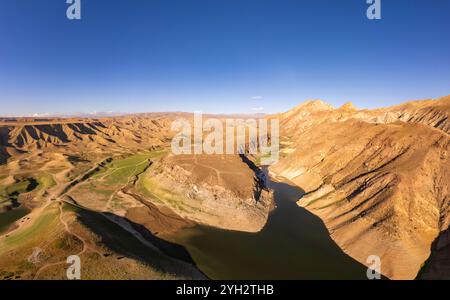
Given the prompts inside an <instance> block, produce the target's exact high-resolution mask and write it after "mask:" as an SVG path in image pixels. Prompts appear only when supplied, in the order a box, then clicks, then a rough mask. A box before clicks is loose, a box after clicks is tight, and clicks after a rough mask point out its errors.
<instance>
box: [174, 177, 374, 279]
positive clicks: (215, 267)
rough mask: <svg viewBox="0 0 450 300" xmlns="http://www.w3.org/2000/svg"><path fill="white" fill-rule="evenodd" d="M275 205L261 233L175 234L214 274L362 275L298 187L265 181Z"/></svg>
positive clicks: (203, 230)
mask: <svg viewBox="0 0 450 300" xmlns="http://www.w3.org/2000/svg"><path fill="white" fill-rule="evenodd" d="M269 187H270V188H271V189H273V190H274V192H275V202H276V205H277V208H276V209H275V210H274V211H273V212H272V213H271V214H270V216H269V220H268V222H267V224H266V226H265V227H264V228H263V230H262V231H261V232H259V233H244V232H236V231H228V230H221V229H216V228H212V227H207V226H196V227H194V228H186V229H182V230H181V231H180V232H178V233H177V235H176V236H175V237H173V239H174V241H175V242H177V243H179V244H181V245H183V246H184V247H185V248H186V249H187V251H188V252H189V253H190V254H191V256H192V258H193V260H194V261H195V262H196V264H197V266H198V267H199V268H200V269H201V270H202V271H203V272H204V273H205V274H206V275H207V276H208V277H209V278H212V279H366V278H367V277H366V268H365V267H364V266H363V265H362V264H360V263H358V262H357V261H355V260H354V259H352V258H351V257H349V256H348V255H346V254H345V253H344V252H343V251H342V250H341V249H340V248H339V247H338V246H337V245H336V244H335V242H334V241H333V240H332V239H331V238H330V236H329V233H328V231H327V229H326V227H325V225H324V224H323V222H322V221H321V220H320V219H319V218H318V217H316V216H314V215H313V214H311V213H310V212H308V211H307V210H306V209H304V208H302V207H299V206H298V205H297V204H296V201H297V200H298V199H299V198H300V197H301V196H302V191H301V190H300V189H299V188H297V187H295V186H292V185H289V184H287V183H284V182H275V181H271V182H269Z"/></svg>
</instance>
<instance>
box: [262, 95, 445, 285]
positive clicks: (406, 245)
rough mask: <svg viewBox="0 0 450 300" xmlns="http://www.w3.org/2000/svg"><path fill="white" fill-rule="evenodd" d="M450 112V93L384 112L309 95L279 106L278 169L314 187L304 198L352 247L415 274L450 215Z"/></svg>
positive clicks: (396, 274)
mask: <svg viewBox="0 0 450 300" xmlns="http://www.w3.org/2000/svg"><path fill="white" fill-rule="evenodd" d="M299 108H300V109H299ZM449 115H450V97H445V98H442V99H438V100H427V101H417V102H410V103H406V104H404V105H399V106H395V107H390V108H385V109H379V110H374V111H368V110H364V111H357V110H355V109H354V108H353V107H351V106H349V105H346V106H344V107H342V108H340V109H336V110H334V109H330V108H329V106H327V105H324V104H323V102H318V101H314V102H308V103H306V104H303V105H301V106H299V107H298V108H295V109H294V111H293V112H292V111H290V112H287V113H285V114H281V115H278V117H280V118H281V122H280V128H281V130H282V133H281V135H282V141H283V142H282V146H283V147H282V148H283V149H282V157H283V158H282V159H281V160H280V161H279V162H278V163H277V164H275V165H274V166H272V167H271V168H270V170H271V172H273V173H275V174H277V175H281V176H284V177H286V178H289V179H290V180H291V181H292V182H294V183H295V184H297V185H298V186H299V187H301V188H302V189H304V190H305V191H306V193H307V194H306V195H305V196H304V197H303V198H302V199H300V200H299V202H298V204H299V205H301V206H304V207H306V208H307V209H308V210H310V211H311V212H313V213H315V214H316V215H318V216H320V217H321V218H322V219H323V220H324V222H325V223H326V226H327V228H328V229H329V231H330V233H331V235H332V237H333V239H334V240H335V241H336V242H337V243H338V245H339V246H340V247H341V248H342V249H343V250H344V251H345V252H347V253H348V254H349V255H350V256H352V257H354V258H356V259H357V260H358V261H360V262H361V263H363V264H365V263H366V259H367V257H368V256H369V255H378V256H380V258H381V260H382V263H383V265H382V273H383V274H384V275H386V276H388V277H389V278H393V279H406V278H409V279H411V278H415V277H416V275H417V274H418V272H419V270H420V269H421V267H422V264H423V263H424V262H425V261H426V260H427V258H428V257H429V255H430V249H431V244H432V243H433V241H435V240H437V239H438V238H439V235H440V234H443V232H444V231H445V230H447V228H448V226H449V223H450V179H449V178H450V168H449V166H450V157H449V150H450V138H449V135H448V129H449V121H448V117H449ZM441 256H442V255H441ZM441 261H442V259H441ZM430 264H433V259H431V260H430ZM426 267H430V266H426ZM430 272H431V271H430Z"/></svg>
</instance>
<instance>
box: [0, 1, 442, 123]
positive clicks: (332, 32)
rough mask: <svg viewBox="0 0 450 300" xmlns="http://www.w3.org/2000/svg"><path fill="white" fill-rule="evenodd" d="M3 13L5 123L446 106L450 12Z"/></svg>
mask: <svg viewBox="0 0 450 300" xmlns="http://www.w3.org/2000/svg"><path fill="white" fill-rule="evenodd" d="M81 1H82V20H80V21H69V20H68V19H67V18H66V8H67V4H66V3H65V2H66V1H65V0H39V1H36V0H0V115H5V114H16V115H25V114H32V113H46V112H50V113H54V112H91V111H116V112H144V111H194V110H201V111H204V112H213V113H231V112H244V113H251V112H255V111H259V110H260V109H262V108H264V110H263V112H266V113H271V112H278V111H285V110H288V109H289V108H291V107H293V106H295V105H297V104H298V103H300V102H302V101H304V100H306V99H312V98H320V99H323V100H325V101H327V102H329V103H331V104H333V105H336V106H338V105H341V104H343V103H344V102H347V101H352V102H354V103H355V105H357V106H359V107H364V108H365V107H368V108H371V107H379V106H387V105H391V104H396V103H400V102H402V101H405V100H411V99H421V98H433V97H439V96H443V95H447V94H450V0H433V1H429V0H383V1H382V17H383V19H382V20H380V21H370V20H368V19H367V18H366V9H367V7H368V6H367V4H366V1H365V0H341V1H338V0H304V1H302V0H81Z"/></svg>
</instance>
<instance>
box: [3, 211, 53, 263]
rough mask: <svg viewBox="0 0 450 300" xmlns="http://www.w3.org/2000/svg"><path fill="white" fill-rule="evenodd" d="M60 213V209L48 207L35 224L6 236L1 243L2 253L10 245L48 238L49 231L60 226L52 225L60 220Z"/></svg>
mask: <svg viewBox="0 0 450 300" xmlns="http://www.w3.org/2000/svg"><path fill="white" fill-rule="evenodd" d="M55 206H56V205H55ZM58 213H59V210H58V209H57V208H56V207H53V208H48V209H47V210H46V211H44V212H43V213H42V215H40V216H39V217H38V218H37V219H36V220H35V221H34V223H33V224H31V225H30V226H28V227H26V228H24V229H23V230H20V231H17V232H14V233H13V234H11V235H9V236H8V237H6V238H5V239H4V242H3V243H2V244H1V245H0V254H1V253H2V252H4V251H5V250H6V249H7V248H9V247H14V246H17V245H20V244H24V243H29V242H32V241H33V240H38V241H42V240H45V239H47V238H48V235H47V233H49V232H51V231H52V230H55V228H58V227H59V226H56V224H55V226H53V227H52V226H51V225H52V224H53V223H54V222H55V221H58V220H57V216H58Z"/></svg>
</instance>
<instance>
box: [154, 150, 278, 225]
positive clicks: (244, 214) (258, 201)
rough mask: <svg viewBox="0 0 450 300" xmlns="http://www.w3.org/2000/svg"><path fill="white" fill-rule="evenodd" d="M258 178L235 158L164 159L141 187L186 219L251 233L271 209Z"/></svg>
mask: <svg viewBox="0 0 450 300" xmlns="http://www.w3.org/2000/svg"><path fill="white" fill-rule="evenodd" d="M261 176H263V175H262V174H260V173H258V170H256V168H254V166H253V165H252V163H251V162H249V161H247V160H246V159H245V157H240V156H238V155H179V156H169V157H168V158H166V159H165V160H164V161H163V162H162V163H161V165H160V166H158V167H156V168H155V169H154V171H153V172H151V173H150V174H149V176H147V178H146V184H147V185H148V186H151V187H152V193H153V195H154V197H155V198H157V199H160V200H162V201H164V204H165V205H167V206H169V207H171V208H172V209H173V210H174V211H176V212H177V213H178V214H179V215H181V216H183V217H185V218H186V219H189V220H193V221H195V222H198V223H201V224H206V225H210V226H214V227H219V228H224V229H230V230H239V231H247V232H257V231H260V230H261V229H262V228H263V227H264V225H265V224H266V221H267V218H268V215H269V211H270V208H271V207H272V203H273V200H272V193H271V192H270V191H268V190H267V189H266V188H265V186H264V181H263V179H262V177H261ZM167 199H172V200H173V201H170V200H169V201H167Z"/></svg>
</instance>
